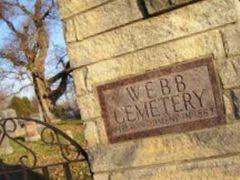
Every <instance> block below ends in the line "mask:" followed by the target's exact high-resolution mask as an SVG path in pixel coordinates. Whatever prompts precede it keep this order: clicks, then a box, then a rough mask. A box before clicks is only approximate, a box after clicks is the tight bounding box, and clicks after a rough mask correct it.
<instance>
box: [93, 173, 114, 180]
mask: <svg viewBox="0 0 240 180" xmlns="http://www.w3.org/2000/svg"><path fill="white" fill-rule="evenodd" d="M94 180H110V179H109V174H107V173H105V174H94Z"/></svg>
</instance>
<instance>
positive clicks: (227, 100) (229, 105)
mask: <svg viewBox="0 0 240 180" xmlns="http://www.w3.org/2000/svg"><path fill="white" fill-rule="evenodd" d="M223 101H224V107H225V112H226V117H227V121H229V122H231V121H232V120H234V119H235V118H234V109H233V102H232V97H231V95H230V93H228V92H227V93H224V94H223Z"/></svg>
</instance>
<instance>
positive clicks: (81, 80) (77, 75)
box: [71, 62, 90, 96]
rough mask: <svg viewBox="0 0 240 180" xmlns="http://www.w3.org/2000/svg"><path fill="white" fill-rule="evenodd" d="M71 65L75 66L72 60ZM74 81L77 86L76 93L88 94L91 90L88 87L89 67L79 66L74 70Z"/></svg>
mask: <svg viewBox="0 0 240 180" xmlns="http://www.w3.org/2000/svg"><path fill="white" fill-rule="evenodd" d="M71 66H72V67H73V66H74V64H73V63H72V62H71ZM73 77H74V83H75V87H76V94H77V96H82V95H85V94H88V93H89V92H90V90H89V87H88V81H87V79H88V67H87V66H85V67H83V68H81V69H80V68H79V69H77V70H75V71H73Z"/></svg>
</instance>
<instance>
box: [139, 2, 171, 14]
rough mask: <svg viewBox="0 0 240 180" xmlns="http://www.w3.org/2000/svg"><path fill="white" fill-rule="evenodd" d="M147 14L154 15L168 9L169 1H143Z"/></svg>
mask: <svg viewBox="0 0 240 180" xmlns="http://www.w3.org/2000/svg"><path fill="white" fill-rule="evenodd" d="M144 1H145V4H146V7H147V10H148V13H149V14H154V13H157V12H160V11H163V10H166V9H168V8H170V7H171V6H170V4H169V0H144Z"/></svg>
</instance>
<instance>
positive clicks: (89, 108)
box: [77, 94, 101, 120]
mask: <svg viewBox="0 0 240 180" xmlns="http://www.w3.org/2000/svg"><path fill="white" fill-rule="evenodd" d="M77 99H78V105H79V109H80V112H81V117H82V119H83V120H88V119H92V118H96V117H100V116H101V112H100V105H99V103H98V99H97V97H96V96H95V95H94V94H87V95H84V96H80V97H78V98H77Z"/></svg>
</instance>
